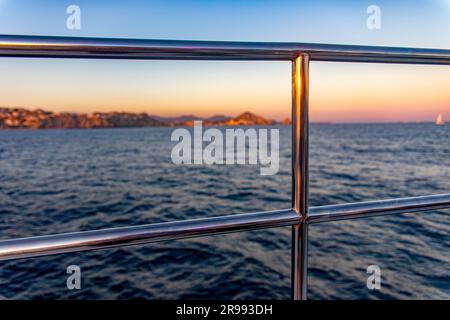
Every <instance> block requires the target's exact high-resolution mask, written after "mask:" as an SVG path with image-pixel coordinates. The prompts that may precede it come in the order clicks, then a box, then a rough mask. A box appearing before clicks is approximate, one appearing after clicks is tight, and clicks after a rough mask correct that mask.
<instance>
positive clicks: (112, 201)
mask: <svg viewBox="0 0 450 320" xmlns="http://www.w3.org/2000/svg"><path fill="white" fill-rule="evenodd" d="M278 129H279V130H280V137H281V141H280V172H279V173H278V174H277V175H274V176H261V175H260V174H259V167H258V166H248V165H246V166H243V165H239V166H238V165H235V166H224V165H222V166H186V165H184V166H183V165H174V164H173V163H172V162H171V161H170V153H171V148H172V147H173V145H174V143H172V142H171V141H170V134H171V132H172V129H170V128H134V129H100V130H41V131H26V130H22V131H13V130H11V131H1V132H0V239H9V238H16V237H26V236H34V235H44V234H52V233H61V232H71V231H80V230H91V229H99V228H107V227H118V226H128V225H137V224H145V223H155V222H163V221H173V220H177V219H191V218H199V217H207V216H214V215H223V214H235V213H243V212H253V211H261V210H271V209H282V208H288V207H289V206H290V201H291V200H290V192H291V190H290V189H291V177H290V174H291V172H290V170H291V169H290V156H291V150H290V145H291V144H290V143H291V142H290V128H289V127H287V126H282V127H278ZM310 169H311V171H310V182H311V190H310V198H311V204H312V205H315V206H316V205H324V204H335V203H346V202H355V201H364V200H376V199H387V198H393V197H407V196H418V195H431V194H437V193H448V192H450V126H441V127H438V126H435V125H432V124H370V125H367V124H364V125H363V124H352V125H350V124H346V125H344V124H342V125H333V124H313V125H312V127H311V155H310ZM449 213H450V211H448V210H447V211H446V210H441V211H433V212H424V213H420V214H418V213H414V214H404V215H400V216H399V215H396V216H385V217H377V218H370V219H362V220H353V221H341V222H333V223H324V224H319V225H314V226H312V227H311V229H310V240H309V244H310V248H309V270H310V273H309V297H310V298H313V299H399V298H415V299H418V298H421V299H432V298H435V299H438V298H444V299H450V215H449ZM290 247H291V235H290V228H288V227H285V228H276V229H269V230H258V231H252V232H242V233H235V234H227V235H217V236H212V237H204V238H195V239H188V240H178V241H171V242H161V243H152V244H146V245H139V246H131V247H122V248H115V249H107V250H99V251H92V252H83V253H74V254H64V255H57V256H49V257H42V258H32V259H24V260H16V261H6V262H0V297H2V298H6V299H137V298H144V299H178V298H188V299H201V298H203V299H209V298H213V299H251V298H262V299H288V298H289V296H290V263H291V262H290ZM73 264H75V265H78V266H80V268H81V270H82V289H81V290H68V289H67V288H66V279H67V276H68V275H67V273H66V268H67V266H69V265H73ZM372 264H376V265H378V266H379V267H380V268H381V272H382V274H381V275H382V284H381V290H379V291H377V290H375V291H373V290H368V289H367V287H366V280H367V277H368V274H367V273H366V268H367V266H369V265H372Z"/></svg>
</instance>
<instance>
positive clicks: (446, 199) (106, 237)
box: [0, 194, 450, 261]
mask: <svg viewBox="0 0 450 320" xmlns="http://www.w3.org/2000/svg"><path fill="white" fill-rule="evenodd" d="M444 208H450V194H443V195H436V196H426V197H415V198H404V199H396V200H384V201H370V202H362V203H354V204H342V205H331V206H323V207H311V208H310V213H309V218H308V219H307V220H302V218H301V217H300V216H299V215H298V214H297V213H296V212H295V211H294V210H278V211H268V212H259V213H247V214H236V215H229V216H219V217H212V218H204V219H195V220H184V221H175V222H164V223H155V224H148V225H140V226H133V227H121V228H111V229H102V230H93V231H82V232H73V233H63V234H55V235H46V236H38V237H30V238H21V239H11V240H1V241H0V261H2V260H12V259H20V258H31V257H39V256H46V255H53V254H61V253H70V252H79V251H88V250H95V249H106V248H113V247H118V246H126V245H134V244H143V243H150V242H157V241H165V240H175V239H185V238H192V237H199V236H208V235H214V234H221V233H228V232H238V231H248V230H256V229H265V228H274V227H282V226H290V225H302V224H304V222H305V221H306V223H308V224H309V223H317V222H323V221H337V220H341V219H349V218H363V217H372V216H378V215H380V214H398V213H409V212H417V211H427V210H435V209H444Z"/></svg>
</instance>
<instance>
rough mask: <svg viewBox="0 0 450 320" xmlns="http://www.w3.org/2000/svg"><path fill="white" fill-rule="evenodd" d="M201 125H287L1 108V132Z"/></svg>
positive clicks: (250, 119)
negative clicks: (7, 130)
mask: <svg viewBox="0 0 450 320" xmlns="http://www.w3.org/2000/svg"><path fill="white" fill-rule="evenodd" d="M194 121H202V122H203V125H205V126H214V125H215V126H250V125H252V126H254V125H268V126H269V125H276V124H285V121H283V123H280V122H277V121H275V120H270V119H266V118H264V117H261V116H258V115H256V114H254V113H251V112H248V111H246V112H243V113H241V114H239V115H238V116H236V117H229V116H225V115H215V116H212V117H205V118H202V117H198V116H195V115H181V116H177V117H162V116H153V115H149V114H147V113H144V112H142V113H132V112H117V111H114V112H93V113H70V112H60V113H58V112H53V111H46V110H43V109H34V110H29V109H25V108H5V107H0V129H78V128H86V129H90V128H129V127H177V126H188V127H189V126H193V125H194Z"/></svg>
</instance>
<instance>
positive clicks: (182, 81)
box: [0, 0, 450, 122]
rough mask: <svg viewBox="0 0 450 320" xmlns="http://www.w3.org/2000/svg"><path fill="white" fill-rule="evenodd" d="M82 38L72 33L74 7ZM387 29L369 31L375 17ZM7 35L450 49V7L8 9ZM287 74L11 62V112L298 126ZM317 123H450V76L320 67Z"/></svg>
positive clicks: (153, 64)
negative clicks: (251, 115) (440, 119)
mask: <svg viewBox="0 0 450 320" xmlns="http://www.w3.org/2000/svg"><path fill="white" fill-rule="evenodd" d="M73 4H75V5H77V6H79V7H80V9H81V29H80V30H69V29H68V28H67V27H66V20H67V18H68V16H69V15H68V14H67V13H66V9H67V7H68V6H69V5H73ZM370 5H376V6H378V7H379V8H380V10H381V11H380V12H381V25H380V27H381V28H380V29H377V30H371V29H369V28H368V27H367V25H366V20H367V19H368V17H369V15H370V14H368V13H367V11H366V10H367V8H368V7H369V6H370ZM0 34H17V35H56V36H77V37H80V36H81V37H115V38H145V39H182V40H230V41H231V40H232V41H294V42H313V43H336V44H359V45H388V46H403V47H419V48H440V49H450V0H408V1H405V0H371V1H365V0H340V1H328V0H325V1H324V0H315V1H302V0H297V1H290V0H289V1H287V0H277V1H264V0H259V1H256V0H247V1H242V0H240V1H234V0H226V1H225V0H223V1H215V0H195V1H190V0H180V1H171V0H165V1H137V0H131V1H115V0H89V1H81V0H70V1H65V0H0ZM290 73H291V68H290V65H289V63H288V62H212V61H123V60H76V59H60V60H58V59H45V60H43V59H13V58H2V59H0V74H1V77H0V88H1V89H0V90H1V95H0V106H11V107H26V108H43V109H47V110H52V111H57V112H61V111H70V112H93V111H114V110H116V111H131V112H148V113H149V114H158V115H164V116H171V115H181V114H196V115H200V116H211V115H215V114H226V115H237V114H238V113H240V112H243V111H252V112H255V113H257V114H260V115H263V116H266V117H270V118H276V119H283V118H285V117H288V116H289V114H290V104H291V97H290V94H291V88H290ZM310 88H311V95H310V100H311V119H312V120H313V121H327V122H380V121H383V122H384V121H388V122H392V121H395V122H396V121H432V120H433V119H434V118H435V117H436V116H437V114H438V113H442V114H443V115H444V118H448V119H450V90H449V88H450V67H439V66H413V65H380V64H360V63H352V64H349V63H319V62H314V63H312V65H311V85H310Z"/></svg>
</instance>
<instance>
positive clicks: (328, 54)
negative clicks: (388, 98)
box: [0, 35, 450, 65]
mask: <svg viewBox="0 0 450 320" xmlns="http://www.w3.org/2000/svg"><path fill="white" fill-rule="evenodd" d="M300 53H302V54H307V55H308V56H309V59H310V60H311V61H346V62H378V63H413V64H437V65H439V64H440V65H442V64H444V65H450V50H441V49H418V48H416V49H415V48H401V47H377V46H359V45H335V44H317V43H316V44H314V43H295V42H284V43H282V42H231V41H230V42H224V41H179V40H141V39H107V38H75V37H41V36H12V35H0V56H3V57H46V58H51V57H54V58H90V59H92V58H102V59H176V60H189V59H194V60H294V59H295V58H296V57H298V55H299V54H300Z"/></svg>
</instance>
